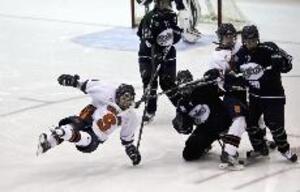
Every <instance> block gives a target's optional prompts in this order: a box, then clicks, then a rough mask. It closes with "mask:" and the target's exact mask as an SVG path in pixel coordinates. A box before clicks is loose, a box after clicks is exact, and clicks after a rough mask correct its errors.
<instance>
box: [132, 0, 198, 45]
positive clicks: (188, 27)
mask: <svg viewBox="0 0 300 192" xmlns="http://www.w3.org/2000/svg"><path fill="white" fill-rule="evenodd" d="M154 1H155V0H154ZM168 1H171V2H172V1H174V2H175V4H176V9H177V11H178V24H179V27H180V28H181V29H182V30H183V33H182V40H183V41H185V42H187V43H196V42H197V41H198V40H199V39H200V38H201V33H200V32H199V31H198V30H197V29H196V26H197V25H198V23H199V21H200V17H201V7H200V3H199V1H198V0H168ZM137 2H138V3H139V4H140V5H145V6H147V7H149V4H150V3H151V2H153V0H137Z"/></svg>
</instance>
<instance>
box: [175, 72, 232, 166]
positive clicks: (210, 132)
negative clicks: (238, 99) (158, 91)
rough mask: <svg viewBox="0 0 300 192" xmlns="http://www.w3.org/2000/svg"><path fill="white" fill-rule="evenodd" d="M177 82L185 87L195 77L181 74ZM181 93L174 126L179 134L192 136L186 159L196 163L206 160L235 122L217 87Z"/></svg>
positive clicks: (188, 140) (203, 86)
mask: <svg viewBox="0 0 300 192" xmlns="http://www.w3.org/2000/svg"><path fill="white" fill-rule="evenodd" d="M210 73H211V72H210ZM205 75H206V74H205ZM177 79H178V80H177V82H178V83H179V84H180V83H184V82H187V81H191V80H192V75H191V73H190V72H188V71H180V72H178V76H177ZM180 92H181V94H182V98H181V100H180V101H179V102H178V106H177V109H176V117H175V118H174V119H173V121H172V123H173V127H174V128H175V129H176V130H177V132H179V133H181V134H190V133H191V135H190V136H189V138H188V139H187V141H186V142H185V147H184V150H183V153H182V155H183V158H184V159H185V160H186V161H192V160H196V159H199V158H200V157H201V156H203V155H204V154H205V153H206V152H207V151H208V150H209V149H210V147H211V144H212V143H213V142H214V141H216V140H218V139H220V134H221V133H223V132H225V131H227V130H228V128H229V126H230V124H231V118H230V116H229V114H228V113H227V110H226V108H225V106H224V105H223V101H222V100H221V99H220V98H219V96H220V89H219V87H218V85H217V84H216V83H207V84H206V85H201V86H198V87H195V88H190V87H187V88H186V89H182V90H181V91H180ZM194 127H196V128H195V129H194Z"/></svg>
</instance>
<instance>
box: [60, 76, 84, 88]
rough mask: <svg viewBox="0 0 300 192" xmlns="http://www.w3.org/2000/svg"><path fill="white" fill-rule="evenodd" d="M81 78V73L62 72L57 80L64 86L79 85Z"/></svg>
mask: <svg viewBox="0 0 300 192" xmlns="http://www.w3.org/2000/svg"><path fill="white" fill-rule="evenodd" d="M79 79H80V77H79V75H69V74H62V75H60V76H59V77H58V79H57V81H58V83H59V84H60V85H63V86H70V87H77V85H78V80H79Z"/></svg>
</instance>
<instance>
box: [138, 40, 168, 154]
mask: <svg viewBox="0 0 300 192" xmlns="http://www.w3.org/2000/svg"><path fill="white" fill-rule="evenodd" d="M170 49H171V46H170V47H166V48H165V50H163V57H162V59H161V61H160V62H159V63H158V65H157V66H156V59H157V54H156V53H155V51H156V46H155V45H153V47H152V48H151V55H152V66H153V69H154V67H155V66H156V68H155V70H154V72H152V75H151V78H150V81H149V83H148V85H147V87H146V89H145V91H144V94H143V96H142V98H141V99H140V102H139V104H138V105H140V104H141V103H142V102H143V101H144V102H145V107H144V110H143V115H142V121H141V125H140V130H139V136H138V140H137V149H139V147H140V143H141V140H142V134H143V128H144V124H145V121H144V118H145V116H146V112H147V107H148V101H149V99H150V97H149V95H150V93H151V89H152V84H153V82H154V80H155V79H156V78H157V76H158V74H159V71H160V68H161V65H162V62H164V60H165V58H166V57H167V55H168V53H169V51H170ZM135 108H138V106H137V105H136V106H135Z"/></svg>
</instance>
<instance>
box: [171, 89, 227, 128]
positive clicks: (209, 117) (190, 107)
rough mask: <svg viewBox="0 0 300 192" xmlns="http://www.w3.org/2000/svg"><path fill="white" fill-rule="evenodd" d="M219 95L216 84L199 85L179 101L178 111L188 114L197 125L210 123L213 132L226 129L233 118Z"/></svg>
mask: <svg viewBox="0 0 300 192" xmlns="http://www.w3.org/2000/svg"><path fill="white" fill-rule="evenodd" d="M219 96H220V94H219V88H218V86H217V85H216V84H208V85H205V86H200V87H197V88H195V89H194V90H193V91H192V93H191V94H190V95H188V96H185V97H183V98H182V100H180V101H179V103H178V106H177V112H178V113H184V114H186V115H188V116H189V117H190V118H191V119H192V120H193V122H194V124H195V125H201V124H206V125H208V126H209V127H210V131H212V132H220V131H224V130H226V129H228V127H229V125H230V123H231V119H230V117H229V114H228V113H227V110H226V108H225V106H224V104H223V101H222V100H221V99H220V98H219Z"/></svg>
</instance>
